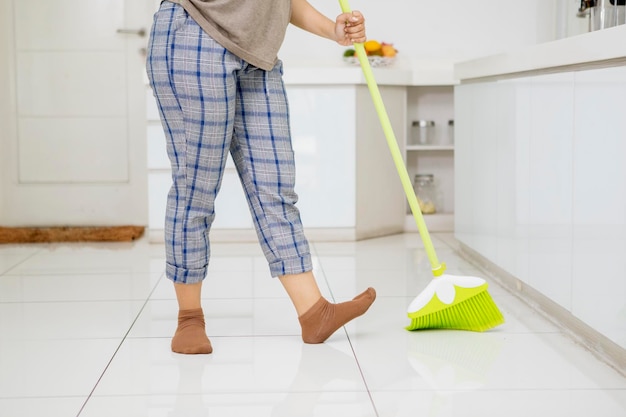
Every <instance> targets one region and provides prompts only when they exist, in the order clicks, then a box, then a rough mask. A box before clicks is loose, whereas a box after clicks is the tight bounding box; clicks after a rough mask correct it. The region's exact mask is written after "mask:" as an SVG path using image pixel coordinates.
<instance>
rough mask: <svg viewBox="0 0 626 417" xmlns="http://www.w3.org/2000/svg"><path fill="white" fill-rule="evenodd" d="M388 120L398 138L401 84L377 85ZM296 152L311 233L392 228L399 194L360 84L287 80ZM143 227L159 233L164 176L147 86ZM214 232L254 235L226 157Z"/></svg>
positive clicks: (344, 235)
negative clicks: (146, 215) (145, 213)
mask: <svg viewBox="0 0 626 417" xmlns="http://www.w3.org/2000/svg"><path fill="white" fill-rule="evenodd" d="M380 89H381V94H382V96H383V99H384V100H385V102H386V105H387V109H388V112H389V116H390V120H391V122H392V125H393V127H394V130H395V131H396V132H399V133H401V134H400V135H399V137H398V138H399V140H401V141H402V142H401V143H403V142H404V140H405V137H404V130H405V129H404V126H405V125H406V109H405V107H404V106H405V105H406V88H405V87H404V86H382V87H381V88H380ZM287 95H288V99H289V103H290V117H291V131H292V138H293V148H294V152H295V158H296V192H297V193H298V196H299V200H298V208H299V210H300V213H301V217H302V221H303V224H304V226H305V229H306V233H307V236H308V237H309V238H310V239H312V240H316V239H318V240H358V239H364V238H369V237H375V236H381V235H387V234H393V233H399V232H402V231H403V228H404V222H405V209H404V202H405V198H404V194H403V192H402V187H401V185H400V182H399V180H398V178H397V173H396V171H395V167H394V165H393V161H392V159H391V157H390V155H389V151H388V148H387V144H386V141H385V138H384V135H383V132H382V128H381V127H380V123H379V121H378V117H377V115H376V112H375V109H374V106H373V104H372V101H371V98H370V95H369V90H368V89H367V87H366V86H365V85H360V84H341V85H299V84H292V85H287ZM148 102H149V111H148V115H149V121H148V157H149V163H148V165H149V186H150V190H149V194H150V230H151V235H152V236H153V237H154V239H156V240H159V239H162V233H163V230H162V229H163V218H164V216H165V204H166V197H167V191H168V190H169V187H170V184H171V180H169V175H170V168H169V161H168V160H167V157H166V155H165V147H164V140H165V139H164V137H163V133H162V130H161V128H160V122H159V119H158V113H157V111H156V107H155V103H154V98H153V97H152V94H151V92H150V91H149V92H148ZM215 204H216V207H215V210H216V219H215V222H214V224H213V228H212V231H213V238H214V239H216V240H232V239H239V240H241V239H244V240H256V234H255V233H254V230H253V225H252V221H251V216H250V213H249V210H248V205H247V203H246V200H245V197H244V194H243V190H242V187H241V184H240V183H239V179H238V177H237V172H236V170H235V169H234V166H233V165H232V162H230V158H229V163H228V164H227V169H226V171H225V173H224V179H223V184H222V188H221V190H220V193H219V195H218V197H217V199H216V203H215Z"/></svg>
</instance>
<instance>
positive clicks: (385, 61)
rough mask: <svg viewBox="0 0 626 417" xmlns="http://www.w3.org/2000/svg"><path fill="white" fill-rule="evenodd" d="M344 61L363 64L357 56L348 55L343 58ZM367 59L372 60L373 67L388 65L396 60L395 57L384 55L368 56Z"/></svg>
mask: <svg viewBox="0 0 626 417" xmlns="http://www.w3.org/2000/svg"><path fill="white" fill-rule="evenodd" d="M343 60H344V62H346V63H348V64H350V65H361V63H360V62H359V58H357V57H356V56H346V57H344V58H343ZM367 60H368V61H369V62H370V65H371V66H372V68H375V67H387V66H389V65H391V64H393V63H394V62H395V61H396V58H395V57H384V56H368V57H367Z"/></svg>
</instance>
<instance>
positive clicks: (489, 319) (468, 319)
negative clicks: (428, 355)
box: [407, 290, 504, 332]
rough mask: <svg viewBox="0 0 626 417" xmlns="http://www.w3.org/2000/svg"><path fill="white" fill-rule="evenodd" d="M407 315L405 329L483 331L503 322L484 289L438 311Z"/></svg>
mask: <svg viewBox="0 0 626 417" xmlns="http://www.w3.org/2000/svg"><path fill="white" fill-rule="evenodd" d="M426 310H427V309H426ZM409 317H410V318H411V324H410V325H408V326H407V330H419V329H455V330H471V331H476V332H484V331H485V330H489V329H491V328H494V327H496V326H498V325H500V324H502V323H504V317H503V316H502V313H501V312H500V310H499V309H498V307H497V306H496V304H495V302H494V301H493V299H492V298H491V296H490V295H489V293H488V292H487V291H486V290H485V291H481V292H479V293H478V294H475V295H474V296H472V297H470V298H467V299H465V300H463V301H461V302H459V303H456V304H455V303H453V304H450V305H449V306H447V307H445V308H441V309H440V310H438V311H435V312H430V313H428V312H426V313H423V314H420V312H414V313H409Z"/></svg>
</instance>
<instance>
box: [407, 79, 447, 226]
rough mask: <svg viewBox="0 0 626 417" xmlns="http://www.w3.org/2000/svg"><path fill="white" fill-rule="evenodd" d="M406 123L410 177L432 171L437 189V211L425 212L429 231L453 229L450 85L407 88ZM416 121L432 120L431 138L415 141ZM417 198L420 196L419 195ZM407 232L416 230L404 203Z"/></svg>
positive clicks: (412, 178)
mask: <svg viewBox="0 0 626 417" xmlns="http://www.w3.org/2000/svg"><path fill="white" fill-rule="evenodd" d="M407 114H408V117H407V125H406V132H407V134H406V135H405V138H406V142H405V144H404V149H405V161H406V166H407V171H408V173H409V176H410V177H411V180H414V178H415V175H416V174H432V175H433V176H434V179H435V188H436V191H437V193H436V194H437V201H436V210H437V212H436V213H433V214H424V220H425V222H426V225H427V227H428V229H429V231H453V230H454V215H453V212H454V141H453V136H451V135H450V131H451V128H450V127H449V125H448V122H449V121H450V120H454V87H453V86H410V87H407ZM417 120H428V121H434V122H435V126H434V129H433V132H432V133H433V135H432V136H433V137H434V140H433V141H432V143H430V144H422V145H420V144H416V142H417V141H416V140H415V139H414V129H413V127H412V124H413V122H414V121H417ZM418 197H419V196H418ZM406 210H407V216H406V220H405V230H406V231H416V230H417V226H416V224H415V220H414V217H413V215H412V213H411V210H410V207H409V206H408V204H407V209H406Z"/></svg>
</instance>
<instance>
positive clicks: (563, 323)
mask: <svg viewBox="0 0 626 417" xmlns="http://www.w3.org/2000/svg"><path fill="white" fill-rule="evenodd" d="M458 251H459V253H460V254H461V256H462V257H464V258H465V259H466V260H468V261H469V262H471V263H472V264H474V265H475V266H476V267H478V268H480V269H481V270H482V271H483V272H484V273H485V274H486V275H487V276H488V277H490V278H491V279H492V280H493V281H495V282H497V283H498V284H500V285H501V286H503V287H504V288H505V289H507V290H508V291H509V292H510V293H511V294H513V295H515V296H517V297H518V298H519V299H520V300H521V301H523V302H525V303H526V304H528V305H529V306H530V307H531V308H533V310H535V311H537V312H539V313H540V314H542V315H543V316H544V317H545V318H546V319H548V320H549V321H551V322H552V323H553V324H555V325H556V326H557V327H559V328H561V329H562V330H563V332H564V333H565V334H567V335H568V336H569V337H571V338H572V339H573V340H574V341H575V342H577V343H578V344H580V345H582V346H584V347H585V348H586V349H587V350H589V351H590V352H592V353H593V354H594V355H595V356H596V357H597V358H598V359H600V360H601V361H602V362H604V363H606V364H608V365H609V366H611V367H612V368H614V369H615V370H616V371H617V372H619V373H620V374H622V375H624V376H626V349H624V348H623V347H621V346H620V345H618V344H617V343H615V342H613V341H612V340H611V339H609V338H608V337H606V336H605V335H603V334H602V333H600V332H598V331H597V330H595V329H594V328H592V327H591V326H589V325H588V324H586V323H585V322H583V321H582V320H580V319H579V318H577V317H576V316H574V315H573V314H572V313H571V312H569V311H568V310H566V309H565V308H563V307H562V306H560V305H559V304H557V303H555V302H554V301H552V300H551V299H549V298H548V297H546V296H545V295H543V294H542V293H541V292H539V291H537V290H536V289H534V288H533V287H531V286H529V285H528V284H526V283H525V282H523V281H521V280H519V279H518V278H516V277H515V276H513V275H512V274H510V273H509V272H507V271H505V270H504V269H502V268H500V267H499V266H497V265H495V264H493V263H492V262H491V261H489V260H488V259H487V258H485V257H484V256H482V255H481V254H479V253H478V252H476V251H475V250H473V249H471V248H470V247H468V246H467V245H465V244H463V243H461V242H459V243H458Z"/></svg>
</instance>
